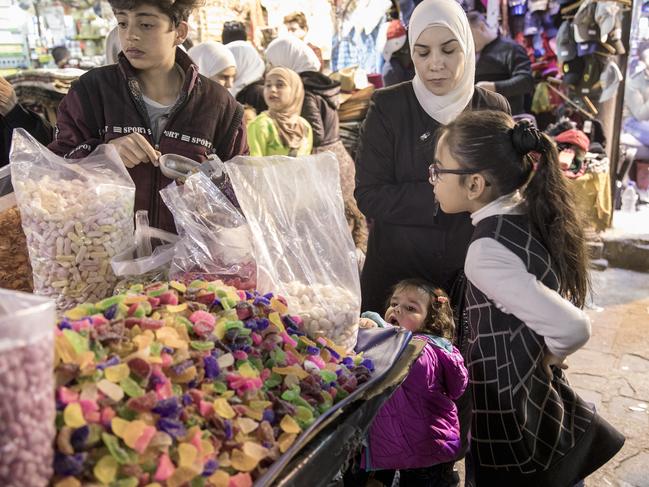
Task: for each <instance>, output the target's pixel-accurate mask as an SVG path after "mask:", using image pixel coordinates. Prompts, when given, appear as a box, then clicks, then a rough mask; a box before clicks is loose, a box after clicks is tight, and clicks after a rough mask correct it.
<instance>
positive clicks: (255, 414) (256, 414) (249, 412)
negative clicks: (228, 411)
mask: <svg viewBox="0 0 649 487" xmlns="http://www.w3.org/2000/svg"><path fill="white" fill-rule="evenodd" d="M244 407H245V412H244V414H245V415H246V416H248V417H249V418H252V419H254V420H257V421H262V420H263V419H264V412H263V411H256V410H254V409H251V408H249V407H247V406H244Z"/></svg>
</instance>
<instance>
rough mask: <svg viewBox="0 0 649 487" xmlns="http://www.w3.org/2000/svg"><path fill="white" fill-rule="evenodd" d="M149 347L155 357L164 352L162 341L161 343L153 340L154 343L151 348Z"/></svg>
mask: <svg viewBox="0 0 649 487" xmlns="http://www.w3.org/2000/svg"><path fill="white" fill-rule="evenodd" d="M149 349H150V350H151V356H153V357H159V356H160V354H161V353H162V343H159V342H153V343H152V344H151V345H150V348H149Z"/></svg>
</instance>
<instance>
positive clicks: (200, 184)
mask: <svg viewBox="0 0 649 487" xmlns="http://www.w3.org/2000/svg"><path fill="white" fill-rule="evenodd" d="M160 194H161V195H162V199H163V201H164V202H165V204H166V205H167V207H168V208H169V210H170V211H171V213H172V215H173V217H174V221H175V223H176V229H177V230H178V234H179V235H180V237H181V240H180V241H179V242H178V243H177V245H176V254H175V256H174V258H173V261H172V263H171V271H170V277H171V279H175V280H180V281H183V282H187V281H191V280H194V279H205V280H208V281H214V280H221V281H223V282H224V283H225V284H228V285H230V286H234V287H236V288H237V289H254V288H255V287H256V284H257V275H256V264H255V260H254V257H253V255H254V254H253V248H252V237H251V235H250V228H249V226H248V223H247V222H246V219H245V218H244V217H243V215H241V213H240V212H239V211H238V210H237V209H236V208H235V207H234V205H233V204H232V203H231V202H230V200H229V199H228V198H227V197H226V196H225V195H224V194H223V193H222V192H221V191H219V189H218V188H217V187H216V186H215V185H214V184H213V183H212V181H211V180H210V178H209V177H208V176H206V175H205V174H203V173H196V174H193V175H191V176H189V177H188V178H187V180H186V181H185V184H183V185H177V184H176V183H172V184H170V185H169V186H167V187H166V188H165V189H163V190H162V191H160Z"/></svg>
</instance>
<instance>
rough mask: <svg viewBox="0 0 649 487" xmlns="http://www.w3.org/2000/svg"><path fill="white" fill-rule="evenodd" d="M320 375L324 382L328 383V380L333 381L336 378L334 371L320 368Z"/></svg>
mask: <svg viewBox="0 0 649 487" xmlns="http://www.w3.org/2000/svg"><path fill="white" fill-rule="evenodd" d="M320 377H322V380H323V381H324V382H325V383H326V384H329V383H330V382H335V381H336V380H337V379H338V376H337V375H336V373H335V372H331V371H329V370H321V371H320Z"/></svg>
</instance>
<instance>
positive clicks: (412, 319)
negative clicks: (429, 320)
mask: <svg viewBox="0 0 649 487" xmlns="http://www.w3.org/2000/svg"><path fill="white" fill-rule="evenodd" d="M429 303H430V297H428V295H427V294H426V293H425V292H423V291H420V290H419V289H400V290H398V291H396V292H395V293H394V294H393V295H392V298H391V299H390V307H389V308H388V310H387V311H386V312H385V321H387V322H388V323H391V324H392V325H395V326H400V327H401V328H405V329H406V330H408V331H412V332H415V331H417V330H419V329H421V328H422V327H423V326H424V323H425V321H426V315H427V313H428V307H429V306H428V305H429Z"/></svg>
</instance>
